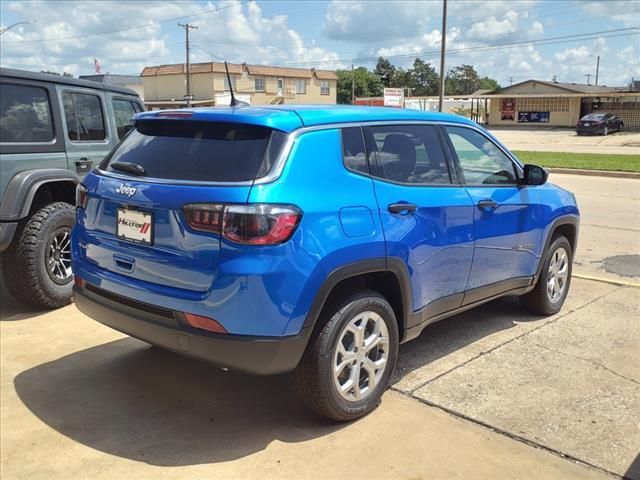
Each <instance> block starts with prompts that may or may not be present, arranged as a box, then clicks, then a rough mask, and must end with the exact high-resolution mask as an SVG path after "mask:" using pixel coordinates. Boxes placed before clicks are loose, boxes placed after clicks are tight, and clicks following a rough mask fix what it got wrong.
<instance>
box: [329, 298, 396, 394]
mask: <svg viewBox="0 0 640 480" xmlns="http://www.w3.org/2000/svg"><path fill="white" fill-rule="evenodd" d="M388 358H389V331H388V329H387V325H386V324H385V322H384V320H383V319H382V317H381V316H380V315H379V314H377V313H375V312H371V311H366V312H362V313H359V314H358V315H356V316H355V317H354V318H353V319H351V320H350V321H349V323H348V324H347V325H346V326H345V327H344V328H343V330H342V332H341V333H340V337H339V339H338V344H337V346H336V351H335V354H334V358H333V377H334V384H335V387H336V389H337V390H338V393H339V394H340V396H342V397H343V398H344V399H346V400H349V401H359V400H362V399H364V398H366V397H368V396H369V395H371V394H372V393H373V391H374V390H375V388H376V386H377V385H378V383H379V382H380V379H381V378H382V376H383V375H384V372H385V369H386V367H387V361H388Z"/></svg>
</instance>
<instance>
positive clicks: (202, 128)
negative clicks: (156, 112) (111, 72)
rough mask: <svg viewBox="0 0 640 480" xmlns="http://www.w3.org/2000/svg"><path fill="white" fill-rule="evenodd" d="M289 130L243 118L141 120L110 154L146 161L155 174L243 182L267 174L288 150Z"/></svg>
mask: <svg viewBox="0 0 640 480" xmlns="http://www.w3.org/2000/svg"><path fill="white" fill-rule="evenodd" d="M285 138H286V134H285V133H283V132H280V131H277V130H273V129H271V128H267V127H262V126H257V125H247V124H240V123H213V122H192V121H184V120H173V121H172V120H168V121H164V120H150V121H139V122H137V124H136V127H135V129H133V130H131V132H130V133H129V135H127V137H126V138H125V139H124V140H123V141H122V143H121V144H120V145H119V146H118V147H116V149H115V150H114V151H113V152H112V153H111V154H110V155H109V156H108V157H107V158H105V160H104V162H103V164H102V165H101V168H102V169H103V170H104V169H106V170H108V171H111V172H114V173H119V174H122V173H123V172H122V171H121V170H113V169H112V168H111V167H110V165H111V164H113V163H114V162H130V163H136V164H138V165H141V166H142V167H143V168H144V169H145V172H146V176H147V177H150V178H166V179H173V180H193V181H208V182H242V181H248V180H254V179H256V178H260V177H263V176H265V175H266V174H267V173H269V171H270V170H271V167H272V165H273V163H274V162H275V160H276V158H277V157H278V155H279V153H280V152H281V150H282V147H283V145H284V142H285Z"/></svg>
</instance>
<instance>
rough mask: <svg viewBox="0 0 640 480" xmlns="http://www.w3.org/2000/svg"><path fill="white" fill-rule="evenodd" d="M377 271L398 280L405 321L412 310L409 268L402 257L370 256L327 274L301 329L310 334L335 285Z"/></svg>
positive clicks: (400, 327) (400, 326)
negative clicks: (370, 257)
mask: <svg viewBox="0 0 640 480" xmlns="http://www.w3.org/2000/svg"><path fill="white" fill-rule="evenodd" d="M377 272H384V273H390V274H392V275H394V276H395V277H396V279H397V280H398V284H399V285H400V290H401V292H400V294H401V298H402V314H403V318H404V321H405V322H406V321H407V319H408V318H409V317H410V315H411V314H412V312H413V298H412V296H413V295H412V292H413V291H412V288H411V279H410V277H409V270H408V268H407V265H406V264H405V262H404V261H403V260H402V259H400V258H396V257H387V258H372V259H367V260H361V261H358V262H354V263H349V264H347V265H342V266H340V267H338V268H336V269H335V270H333V271H332V272H331V273H330V274H329V275H327V277H326V278H325V280H324V282H323V283H322V285H321V286H320V288H319V290H318V292H317V293H316V296H315V298H314V300H313V303H312V305H311V309H310V310H309V313H308V314H307V316H306V318H305V321H304V324H303V327H302V328H303V330H307V329H308V331H309V335H310V334H311V331H312V330H313V329H314V327H315V325H316V324H317V321H318V318H319V317H320V313H321V312H322V309H323V308H324V306H325V304H326V302H327V299H328V298H329V295H330V294H331V292H332V291H333V289H334V288H335V287H336V285H338V284H339V283H340V282H342V281H343V280H347V279H349V278H355V277H358V276H360V275H365V274H367V273H377ZM398 327H399V329H400V331H401V332H402V328H403V326H402V325H399V326H398ZM404 328H406V325H405V326H404Z"/></svg>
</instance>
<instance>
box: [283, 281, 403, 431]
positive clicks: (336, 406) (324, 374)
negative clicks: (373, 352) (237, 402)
mask: <svg viewBox="0 0 640 480" xmlns="http://www.w3.org/2000/svg"><path fill="white" fill-rule="evenodd" d="M365 311H373V312H375V313H377V314H378V315H380V316H381V317H382V319H383V320H384V323H385V325H386V326H387V329H388V333H389V355H388V360H387V365H386V369H385V370H384V373H383V375H382V377H381V379H380V381H379V383H378V384H377V385H376V387H375V389H374V390H373V391H372V393H371V394H369V396H367V397H365V398H363V399H362V400H359V401H348V400H345V399H344V398H342V397H341V396H340V394H339V393H338V391H337V389H336V387H335V385H334V377H333V357H334V352H335V348H336V344H337V342H338V340H339V336H340V334H341V332H342V330H343V328H344V327H345V326H346V325H347V323H348V322H349V321H350V320H351V319H353V318H354V317H355V316H356V315H358V314H359V313H362V312H365ZM318 322H319V324H318V325H317V328H318V329H317V331H316V332H315V333H314V335H312V337H311V339H310V341H309V345H308V346H307V350H306V351H305V353H304V355H303V357H302V360H301V361H300V364H299V365H298V367H297V368H296V370H295V372H294V383H295V387H296V391H297V393H298V395H299V397H300V398H301V399H302V401H303V402H304V403H305V404H306V405H307V406H308V407H309V408H310V409H311V410H313V411H314V412H316V413H318V414H319V415H322V416H324V417H327V418H330V419H332V420H336V421H340V422H346V421H350V420H354V419H356V418H358V417H361V416H363V415H366V414H368V413H370V412H371V411H372V410H374V409H375V408H376V407H377V406H378V405H379V404H380V399H381V397H382V394H383V393H384V391H385V390H386V388H387V385H388V383H389V378H390V377H391V374H392V373H393V369H394V368H395V364H396V360H397V358H398V323H397V320H396V316H395V314H394V312H393V309H392V308H391V305H389V302H388V301H387V300H386V299H385V298H384V297H383V296H382V295H380V294H379V293H377V292H375V291H372V290H363V291H359V292H357V293H355V294H354V295H352V296H350V297H348V298H346V299H345V300H343V301H341V302H339V303H337V304H335V305H333V306H330V307H328V308H325V311H323V313H322V314H321V315H320V318H319V319H318Z"/></svg>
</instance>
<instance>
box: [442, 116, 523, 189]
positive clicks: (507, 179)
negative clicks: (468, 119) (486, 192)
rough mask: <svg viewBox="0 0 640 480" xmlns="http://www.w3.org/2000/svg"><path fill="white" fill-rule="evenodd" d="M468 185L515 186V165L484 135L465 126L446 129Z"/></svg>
mask: <svg viewBox="0 0 640 480" xmlns="http://www.w3.org/2000/svg"><path fill="white" fill-rule="evenodd" d="M445 130H446V131H447V133H448V134H449V138H450V139H451V143H452V144H453V148H454V150H455V152H456V155H457V156H458V161H459V163H460V167H461V169H462V173H463V174H464V178H465V180H466V182H467V183H468V184H470V185H503V184H508V185H509V184H516V183H518V182H517V177H516V174H515V170H514V167H513V162H512V161H511V159H510V158H509V157H507V156H506V155H505V154H504V153H503V152H502V151H501V150H500V149H499V148H498V147H497V146H496V145H495V144H494V143H493V142H492V141H490V140H489V139H488V138H487V137H485V136H484V135H482V134H480V133H478V132H476V131H474V130H471V129H470V128H463V127H445Z"/></svg>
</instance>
